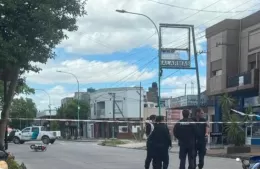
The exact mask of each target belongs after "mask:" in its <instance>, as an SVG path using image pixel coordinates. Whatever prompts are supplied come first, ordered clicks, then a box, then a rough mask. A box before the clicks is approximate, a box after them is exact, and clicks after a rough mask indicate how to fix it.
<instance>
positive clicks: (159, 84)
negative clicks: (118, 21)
mask: <svg viewBox="0 0 260 169" xmlns="http://www.w3.org/2000/svg"><path fill="white" fill-rule="evenodd" d="M116 12H118V13H128V14H132V15H139V16H143V17H145V18H147V19H148V20H149V21H151V23H152V24H153V26H154V28H155V29H156V32H157V35H158V60H159V61H158V64H159V70H158V90H159V91H158V107H159V115H161V75H162V70H161V65H160V61H161V56H160V34H159V30H158V28H157V26H156V24H155V23H154V21H153V20H152V19H151V18H150V17H148V16H147V15H144V14H141V13H135V12H128V11H126V10H119V9H117V10H116Z"/></svg>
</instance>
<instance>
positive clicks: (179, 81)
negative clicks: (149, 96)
mask: <svg viewBox="0 0 260 169" xmlns="http://www.w3.org/2000/svg"><path fill="white" fill-rule="evenodd" d="M185 84H186V94H197V93H198V90H197V86H198V85H197V78H196V75H183V76H181V75H180V76H173V77H169V78H166V79H164V80H163V81H162V86H163V87H162V88H164V87H166V88H167V87H169V88H170V89H171V88H172V90H169V92H162V94H161V95H162V96H164V97H171V96H172V97H178V96H183V95H184V94H185ZM200 89H201V92H203V91H204V90H206V77H205V76H201V77H200Z"/></svg>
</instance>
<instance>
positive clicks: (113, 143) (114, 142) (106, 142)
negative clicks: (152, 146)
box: [100, 139, 128, 147]
mask: <svg viewBox="0 0 260 169" xmlns="http://www.w3.org/2000/svg"><path fill="white" fill-rule="evenodd" d="M127 143H128V142H127V141H123V140H118V139H107V140H104V141H102V142H101V143H100V145H102V146H113V147H115V146H117V145H121V144H127Z"/></svg>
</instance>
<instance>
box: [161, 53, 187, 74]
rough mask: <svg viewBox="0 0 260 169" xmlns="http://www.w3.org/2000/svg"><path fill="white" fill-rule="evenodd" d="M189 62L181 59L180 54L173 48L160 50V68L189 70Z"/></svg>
mask: <svg viewBox="0 0 260 169" xmlns="http://www.w3.org/2000/svg"><path fill="white" fill-rule="evenodd" d="M190 66H191V63H190V60H189V59H188V60H183V59H181V56H180V53H179V52H177V51H176V49H173V48H161V68H163V69H176V68H189V67H190Z"/></svg>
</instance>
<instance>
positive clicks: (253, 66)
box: [249, 61, 256, 70]
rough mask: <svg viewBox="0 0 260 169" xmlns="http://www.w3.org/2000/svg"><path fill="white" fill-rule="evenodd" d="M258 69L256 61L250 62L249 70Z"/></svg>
mask: <svg viewBox="0 0 260 169" xmlns="http://www.w3.org/2000/svg"><path fill="white" fill-rule="evenodd" d="M255 68H256V62H255V61H254V62H250V63H249V69H250V70H251V69H255Z"/></svg>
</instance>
